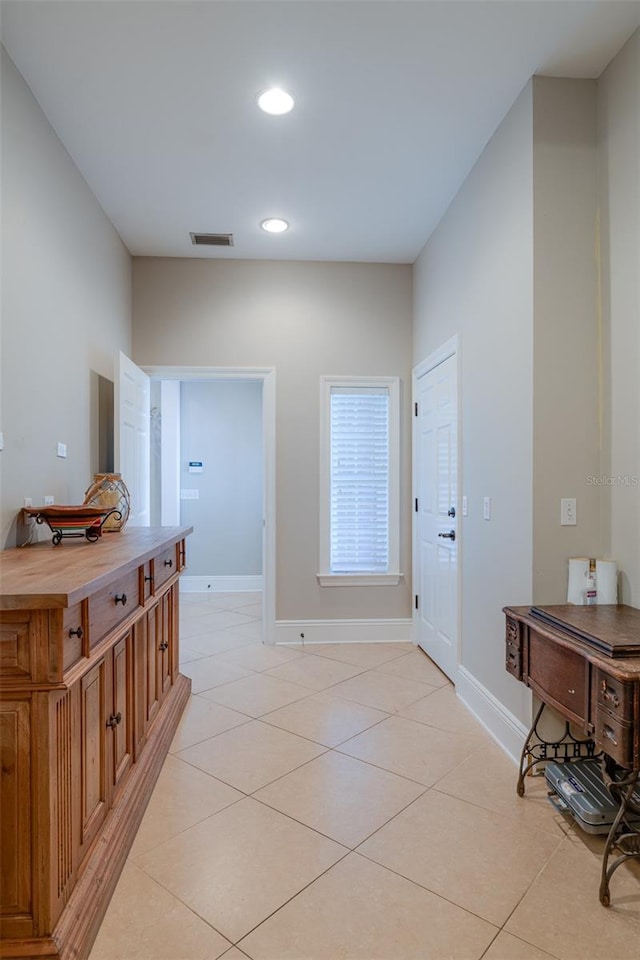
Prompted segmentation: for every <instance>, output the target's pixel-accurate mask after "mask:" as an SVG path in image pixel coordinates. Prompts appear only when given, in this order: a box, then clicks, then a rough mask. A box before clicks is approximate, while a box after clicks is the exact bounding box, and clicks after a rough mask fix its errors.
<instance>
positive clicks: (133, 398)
mask: <svg viewBox="0 0 640 960" xmlns="http://www.w3.org/2000/svg"><path fill="white" fill-rule="evenodd" d="M115 379H116V397H115V405H116V415H115V418H114V419H115V432H116V436H115V438H114V439H115V444H114V445H115V454H116V470H117V471H118V472H119V473H121V474H122V479H123V480H124V482H125V483H126V485H127V488H128V490H129V493H130V494H131V513H130V514H129V523H130V524H132V525H133V526H137V527H148V526H149V520H150V498H151V477H150V464H149V459H150V450H149V415H150V386H149V377H148V376H147V375H146V373H143V372H142V370H141V369H140V368H139V367H136V365H135V363H134V362H133V361H132V360H130V359H129V357H127V356H125V354H124V353H121V354H120V357H119V360H118V375H117V376H116V378H115Z"/></svg>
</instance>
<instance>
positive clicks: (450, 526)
mask: <svg viewBox="0 0 640 960" xmlns="http://www.w3.org/2000/svg"><path fill="white" fill-rule="evenodd" d="M456 381H457V375H456V357H455V355H454V356H450V357H448V359H446V360H444V361H443V362H442V363H440V364H438V366H436V367H434V368H433V369H431V370H428V371H427V372H425V373H424V374H423V375H422V376H418V378H417V380H416V384H415V398H414V399H415V401H416V402H417V414H416V418H415V432H414V455H415V457H416V464H415V478H416V490H415V495H416V499H417V502H416V504H415V506H416V530H415V533H416V551H415V561H414V562H415V567H416V569H415V570H414V583H415V585H416V586H415V593H416V598H415V606H416V609H415V610H414V626H415V631H416V632H415V636H416V639H417V642H418V644H419V646H420V647H422V649H423V650H424V651H425V653H427V654H428V655H429V656H430V657H431V659H432V660H434V661H435V663H437V665H438V666H439V667H440V669H441V670H442V671H443V672H444V673H446V675H447V676H448V677H449V678H450V679H451V680H453V681H454V682H455V678H456V674H457V670H458V544H457V534H458V515H457V514H458V463H457V460H458V440H457V432H458V431H457V426H458V409H457V407H458V402H457V382H456Z"/></svg>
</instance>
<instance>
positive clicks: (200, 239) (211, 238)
mask: <svg viewBox="0 0 640 960" xmlns="http://www.w3.org/2000/svg"><path fill="white" fill-rule="evenodd" d="M189 236H190V237H191V243H192V244H193V245H194V246H196V247H232V246H233V234H232V233H190V234H189Z"/></svg>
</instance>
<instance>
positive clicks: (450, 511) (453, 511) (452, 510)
mask: <svg viewBox="0 0 640 960" xmlns="http://www.w3.org/2000/svg"><path fill="white" fill-rule="evenodd" d="M455 515H456V508H455V507H449V509H448V510H447V516H448V517H455Z"/></svg>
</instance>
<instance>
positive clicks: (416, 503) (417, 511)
mask: <svg viewBox="0 0 640 960" xmlns="http://www.w3.org/2000/svg"><path fill="white" fill-rule="evenodd" d="M415 502H416V513H417V512H418V498H417V497H416V501H415Z"/></svg>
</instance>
